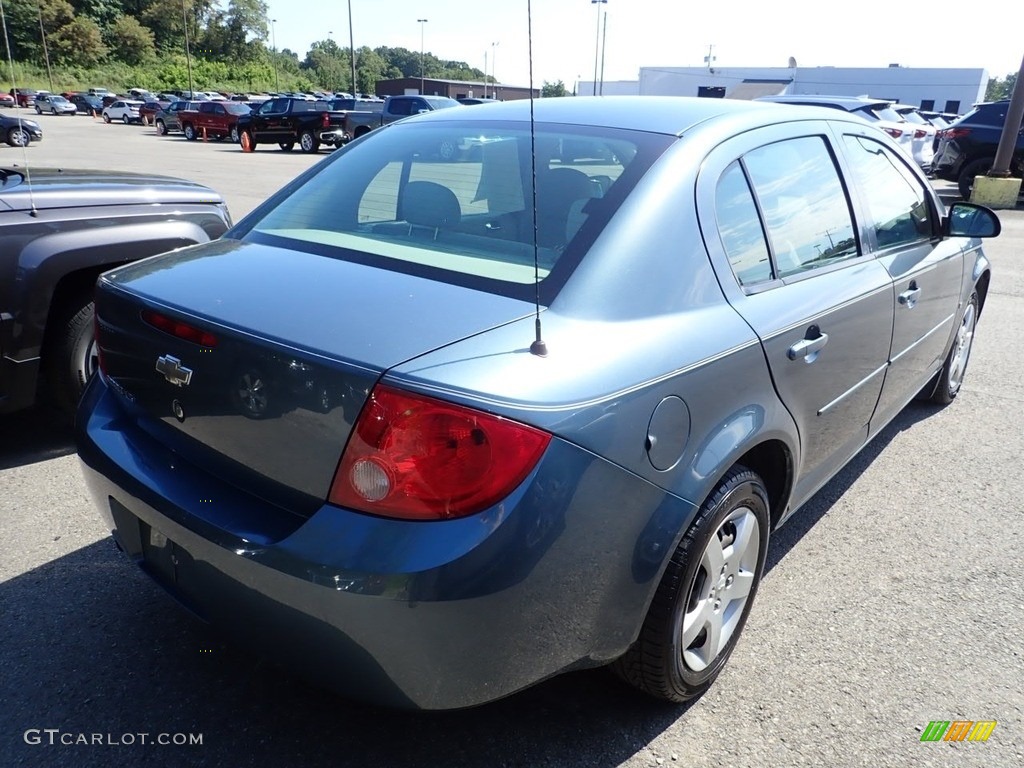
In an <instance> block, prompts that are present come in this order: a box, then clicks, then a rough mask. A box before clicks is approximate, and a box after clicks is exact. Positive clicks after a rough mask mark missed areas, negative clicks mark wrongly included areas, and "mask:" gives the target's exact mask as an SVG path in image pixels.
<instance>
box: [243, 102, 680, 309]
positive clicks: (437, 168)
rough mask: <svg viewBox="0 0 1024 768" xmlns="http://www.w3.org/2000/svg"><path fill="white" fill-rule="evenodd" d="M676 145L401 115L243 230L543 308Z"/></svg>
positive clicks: (605, 132) (661, 139) (654, 137)
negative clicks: (533, 155) (532, 132)
mask: <svg viewBox="0 0 1024 768" xmlns="http://www.w3.org/2000/svg"><path fill="white" fill-rule="evenodd" d="M467 111H468V110H467ZM672 141H674V138H673V137H670V136H663V135H659V134H647V133H640V132H633V131H625V130H620V129H609V128H602V129H591V128H586V127H580V126H562V125H551V124H541V125H538V126H537V130H536V135H535V138H534V139H533V141H531V135H530V129H529V125H528V124H523V123H500V124H499V123H493V122H476V121H470V120H465V121H463V120H459V121H450V122H426V123H417V122H416V121H413V122H411V123H405V122H401V123H396V124H394V125H393V126H391V127H389V128H383V129H378V130H377V131H374V132H372V133H370V134H368V135H367V136H366V138H364V139H362V140H360V141H357V142H355V143H353V144H351V145H349V146H348V147H346V148H345V149H344V150H342V151H340V152H338V153H337V154H336V155H335V156H334V158H332V159H331V160H330V161H328V162H327V163H324V164H323V165H322V166H321V167H320V169H319V172H318V173H316V174H315V175H314V176H312V177H311V178H308V179H307V180H306V181H305V183H304V184H301V185H300V186H298V187H297V188H295V189H294V191H291V193H290V194H285V193H282V195H283V196H282V197H280V198H279V199H278V200H277V201H276V202H277V205H276V206H273V207H272V209H271V210H269V211H268V212H267V213H265V214H264V215H263V216H262V217H261V218H260V219H259V220H254V221H247V222H246V230H247V231H246V233H245V234H244V238H245V239H247V240H250V239H251V240H256V241H260V242H266V243H270V244H275V245H281V246H283V247H289V248H296V249H302V250H307V251H312V252H317V253H323V254H324V255H329V256H334V257H336V258H342V259H346V260H350V261H358V262H360V263H368V264H373V265H376V266H380V267H382V268H386V269H391V270H395V271H402V272H408V273H412V274H421V275H424V276H427V277H432V278H434V279H438V280H443V281H446V282H453V283H459V284H463V285H468V286H471V287H478V288H480V289H482V290H488V291H491V292H495V293H501V294H503V295H508V296H514V297H521V298H524V299H529V300H532V299H533V298H534V296H535V291H536V292H539V294H540V296H541V301H542V303H545V304H546V303H550V300H551V299H553V297H554V295H555V294H556V293H557V291H558V289H559V288H560V287H561V285H562V284H564V281H565V279H566V278H567V277H568V275H569V274H571V272H572V270H573V269H574V268H575V266H576V265H577V264H578V263H579V262H580V260H581V259H582V258H583V257H584V255H585V254H586V251H587V249H588V248H589V246H590V245H591V244H592V243H593V242H594V239H595V238H596V237H597V235H598V234H599V233H600V232H601V230H602V229H603V228H604V226H605V225H606V223H607V222H608V220H609V219H610V218H611V217H612V216H613V215H614V213H615V211H616V210H617V209H618V207H619V206H620V205H621V203H622V201H623V200H624V199H625V197H626V195H627V194H628V193H629V191H630V190H631V189H632V188H633V186H634V185H635V184H636V182H637V181H638V180H639V179H640V177H641V176H642V175H643V174H644V172H645V171H646V170H647V169H648V168H649V167H650V165H651V164H652V163H653V162H654V160H655V159H656V158H657V157H658V155H660V154H661V153H662V152H663V151H664V150H665V148H666V147H667V146H668V145H669V144H670V143H671V142H672ZM531 146H535V147H536V158H537V160H536V183H534V168H533V164H532V163H531ZM534 189H536V198H537V215H536V217H535V216H534V215H533V210H534V208H533V198H534ZM535 244H536V253H535ZM535 256H536V258H535ZM538 280H539V285H538V287H537V288H535V287H534V286H535V284H537V281H538Z"/></svg>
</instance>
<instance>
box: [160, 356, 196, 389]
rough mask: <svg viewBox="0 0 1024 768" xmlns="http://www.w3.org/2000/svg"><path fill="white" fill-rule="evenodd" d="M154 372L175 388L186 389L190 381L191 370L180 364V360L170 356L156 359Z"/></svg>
mask: <svg viewBox="0 0 1024 768" xmlns="http://www.w3.org/2000/svg"><path fill="white" fill-rule="evenodd" d="M156 370H157V372H158V373H162V374H163V375H164V378H165V379H167V380H168V381H169V382H171V384H173V385H174V386H176V387H187V386H188V383H189V382H190V381H191V380H192V369H191V368H186V367H185V366H183V365H182V364H181V360H179V359H178V358H176V357H173V356H172V355H161V356H160V357H158V358H157V359H156Z"/></svg>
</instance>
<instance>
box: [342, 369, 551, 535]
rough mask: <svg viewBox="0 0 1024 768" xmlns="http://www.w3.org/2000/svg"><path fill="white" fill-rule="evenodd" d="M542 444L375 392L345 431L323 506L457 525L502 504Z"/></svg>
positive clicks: (459, 413) (491, 423) (477, 414)
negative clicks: (456, 520) (349, 432)
mask: <svg viewBox="0 0 1024 768" xmlns="http://www.w3.org/2000/svg"><path fill="white" fill-rule="evenodd" d="M550 440H551V436H550V435H549V434H548V433H546V432H543V431H541V430H539V429H536V428H534V427H529V426H527V425H525V424H520V423H518V422H515V421H510V420H509V419H504V418H501V417H500V416H494V415H491V414H488V413H483V412H482V411H477V410H475V409H472V408H466V407H464V406H461V405H455V404H452V403H446V402H444V401H441V400H435V399H433V398H431V397H425V396H423V395H417V394H412V393H410V392H403V391H401V390H397V389H393V388H391V387H388V386H377V387H376V388H375V389H374V390H373V392H372V393H371V394H370V398H369V399H368V400H367V402H366V405H365V406H363V410H362V412H361V413H360V414H359V418H358V419H357V421H356V425H355V427H354V428H353V430H352V436H351V437H350V438H349V442H348V445H347V446H346V448H345V452H344V454H343V455H342V457H341V462H340V463H339V465H338V470H337V472H336V473H335V476H334V482H333V483H332V484H331V491H330V495H329V497H328V500H329V501H330V502H331V503H333V504H337V505H339V506H343V507H348V508H350V509H356V510H360V511H363V512H369V513H371V514H374V515H382V516H385V517H396V518H402V519H406V520H444V519H448V518H453V517H465V516H466V515H472V514H474V513H476V512H480V511H481V510H484V509H486V508H487V507H490V506H492V505H493V504H495V503H497V502H498V501H500V500H501V499H503V498H505V497H506V496H508V495H509V494H510V493H511V492H512V491H513V490H514V489H515V488H516V487H517V486H518V485H519V484H520V483H521V482H522V481H523V480H524V479H525V478H526V476H527V475H528V474H529V473H530V472H531V471H532V470H533V468H534V467H535V466H536V464H537V462H538V461H539V459H540V457H541V454H543V453H544V450H545V449H546V448H547V446H548V443H549V442H550Z"/></svg>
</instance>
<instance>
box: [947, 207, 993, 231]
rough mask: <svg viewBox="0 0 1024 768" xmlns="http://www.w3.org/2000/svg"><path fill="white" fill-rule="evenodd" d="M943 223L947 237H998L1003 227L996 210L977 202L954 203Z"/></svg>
mask: <svg viewBox="0 0 1024 768" xmlns="http://www.w3.org/2000/svg"><path fill="white" fill-rule="evenodd" d="M942 224H943V226H942V229H943V234H945V235H946V236H947V237H997V236H998V235H999V233H1000V232H1001V231H1002V229H1003V226H1002V224H1001V223H1000V222H999V217H998V216H996V214H995V212H994V211H993V210H992V209H990V208H986V207H985V206H983V205H978V204H977V203H953V205H951V206H950V208H949V213H948V214H947V215H946V218H945V219H944V220H943V222H942Z"/></svg>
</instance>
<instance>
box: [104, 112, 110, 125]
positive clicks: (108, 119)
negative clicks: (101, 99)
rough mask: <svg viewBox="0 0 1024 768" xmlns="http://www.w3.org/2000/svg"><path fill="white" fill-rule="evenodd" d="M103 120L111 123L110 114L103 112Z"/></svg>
mask: <svg viewBox="0 0 1024 768" xmlns="http://www.w3.org/2000/svg"><path fill="white" fill-rule="evenodd" d="M103 122H104V123H107V124H109V123H110V115H108V114H106V113H104V114H103Z"/></svg>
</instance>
